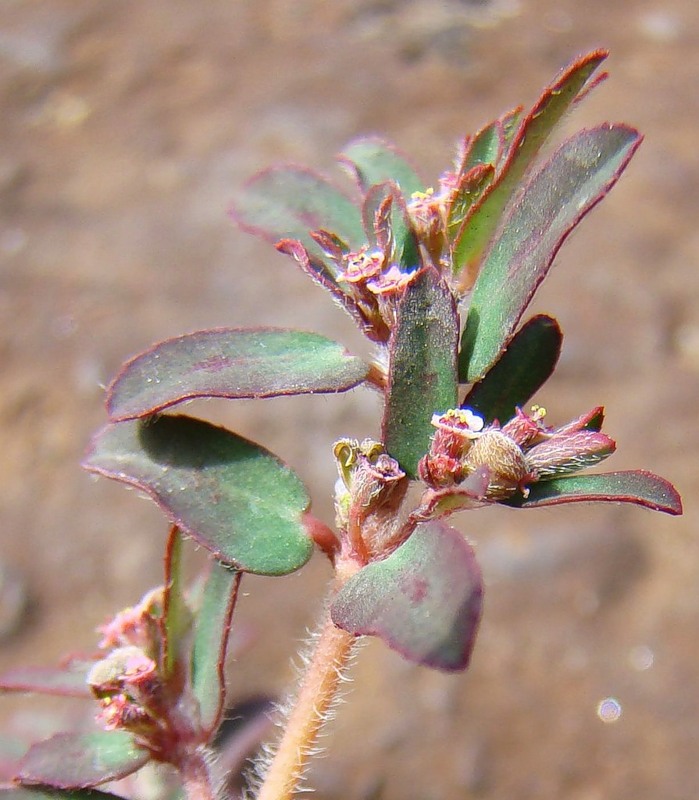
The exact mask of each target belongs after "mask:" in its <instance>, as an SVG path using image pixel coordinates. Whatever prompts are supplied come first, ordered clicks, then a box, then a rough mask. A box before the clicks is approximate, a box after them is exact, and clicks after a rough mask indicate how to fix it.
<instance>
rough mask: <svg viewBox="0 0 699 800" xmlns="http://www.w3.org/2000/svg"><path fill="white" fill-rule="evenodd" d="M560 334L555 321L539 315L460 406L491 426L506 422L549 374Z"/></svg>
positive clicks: (558, 352) (552, 369)
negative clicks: (478, 415)
mask: <svg viewBox="0 0 699 800" xmlns="http://www.w3.org/2000/svg"><path fill="white" fill-rule="evenodd" d="M562 344H563V333H562V332H561V329H560V327H559V325H558V322H556V320H555V319H554V318H553V317H549V316H547V315H546V314H538V315H537V316H535V317H532V318H531V319H530V320H529V321H528V322H525V323H524V325H522V327H521V328H520V329H519V330H518V331H517V333H516V334H515V335H514V336H513V337H512V339H511V340H510V342H509V343H508V345H507V347H506V349H505V350H503V352H502V354H501V355H500V358H499V359H498V360H497V361H496V362H495V364H493V366H492V367H491V368H490V369H489V370H488V372H487V373H486V375H485V376H484V377H483V379H482V380H480V381H479V382H478V383H476V384H475V385H474V386H473V387H472V388H471V390H470V391H469V393H468V394H467V395H466V397H465V398H464V401H463V403H462V404H461V405H462V406H463V407H464V408H470V409H471V410H472V411H475V412H476V413H477V414H480V415H481V416H482V417H483V419H484V420H485V421H486V422H488V423H490V422H493V421H494V420H498V421H499V422H501V423H505V422H507V420H509V419H511V418H512V417H514V415H515V409H516V408H522V407H523V406H524V404H525V403H527V402H528V401H529V400H530V399H531V398H532V397H533V396H534V394H535V393H536V392H537V391H538V390H539V389H540V388H541V387H542V386H543V385H544V383H546V381H547V380H548V379H549V378H550V376H551V375H552V373H553V371H554V369H555V367H556V364H557V363H558V357H559V356H560V354H561V345H562Z"/></svg>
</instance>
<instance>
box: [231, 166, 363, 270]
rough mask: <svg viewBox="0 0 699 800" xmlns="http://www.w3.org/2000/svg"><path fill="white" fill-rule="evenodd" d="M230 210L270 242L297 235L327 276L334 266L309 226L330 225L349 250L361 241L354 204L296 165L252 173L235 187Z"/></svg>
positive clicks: (241, 222)
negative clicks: (240, 186) (241, 184)
mask: <svg viewBox="0 0 699 800" xmlns="http://www.w3.org/2000/svg"><path fill="white" fill-rule="evenodd" d="M231 213H232V216H233V218H234V219H235V220H236V221H237V222H238V224H239V225H240V226H241V227H242V228H243V230H246V231H248V232H250V233H254V234H256V235H258V236H262V237H263V238H265V239H268V240H269V241H271V242H273V243H275V244H276V242H278V241H279V240H280V239H297V240H298V241H300V242H301V243H302V244H303V245H304V246H305V247H306V248H307V250H308V252H309V254H310V255H311V257H312V259H313V260H314V261H315V262H316V263H319V264H322V265H323V267H324V270H325V272H326V274H327V275H329V276H331V277H337V274H338V270H337V266H336V265H335V264H334V262H333V261H332V259H329V258H328V257H327V255H326V254H325V253H324V252H323V250H322V249H321V248H320V247H319V246H318V244H317V243H316V242H315V241H314V240H313V239H312V238H311V236H310V235H309V232H310V231H316V230H320V229H323V230H327V231H331V232H332V233H334V234H336V235H337V236H339V237H340V239H342V240H343V241H345V242H346V243H347V244H348V245H349V246H350V249H352V250H357V249H359V248H360V247H361V246H362V245H363V244H364V242H365V237H364V229H363V227H362V219H361V215H360V213H359V209H358V207H357V206H355V205H354V203H352V201H351V200H349V199H348V198H347V197H345V195H344V194H342V193H341V192H340V191H338V190H337V189H336V188H335V187H334V186H333V185H332V184H331V183H329V182H328V181H327V180H325V178H323V177H321V176H320V175H315V174H314V173H312V172H310V171H308V170H304V169H300V168H298V167H291V166H289V167H273V168H272V169H268V170H265V171H263V172H260V173H258V174H257V175H255V176H254V177H253V178H252V179H251V180H250V181H248V183H247V184H246V185H245V186H244V187H243V188H242V190H241V191H240V193H239V195H238V197H237V198H236V200H235V204H234V208H233V210H232V212H231Z"/></svg>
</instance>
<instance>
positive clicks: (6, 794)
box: [0, 786, 123, 800]
mask: <svg viewBox="0 0 699 800" xmlns="http://www.w3.org/2000/svg"><path fill="white" fill-rule="evenodd" d="M0 800H123V798H122V797H120V796H117V795H115V794H108V793H107V792H100V791H98V790H97V789H44V788H36V789H34V788H30V787H27V786H12V787H7V788H2V787H0Z"/></svg>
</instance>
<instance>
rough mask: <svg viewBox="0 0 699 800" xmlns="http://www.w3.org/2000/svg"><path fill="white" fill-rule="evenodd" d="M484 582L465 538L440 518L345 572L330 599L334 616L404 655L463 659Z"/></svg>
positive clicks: (444, 664) (455, 665)
mask: <svg viewBox="0 0 699 800" xmlns="http://www.w3.org/2000/svg"><path fill="white" fill-rule="evenodd" d="M482 597H483V584H482V579H481V572H480V568H479V567H478V564H477V562H476V558H475V555H474V553H473V549H472V548H471V545H470V544H468V542H467V541H466V540H465V539H464V537H463V536H462V535H461V534H460V533H459V532H458V531H457V530H455V529H454V528H451V527H450V526H449V525H446V524H445V523H444V522H442V521H440V520H433V521H430V522H423V523H421V524H419V525H418V526H417V527H416V528H415V530H414V532H413V533H412V535H411V536H410V538H409V539H408V540H407V541H406V542H404V543H403V544H402V545H401V546H400V547H398V549H397V550H395V551H394V552H393V553H391V555H390V556H388V558H386V559H384V560H383V561H377V562H374V563H371V564H369V565H367V566H366V567H364V568H363V569H361V570H360V571H359V572H358V573H357V574H356V575H354V576H353V577H352V578H350V579H349V580H348V581H347V583H345V585H344V586H343V587H342V589H340V591H339V592H338V594H337V596H336V597H335V599H334V600H333V603H332V606H331V614H332V619H333V622H334V623H335V624H336V625H338V626H339V627H340V628H343V629H344V630H346V631H349V632H350V633H354V634H355V635H357V636H360V635H365V634H366V635H372V636H379V637H380V638H381V639H383V640H384V641H385V642H386V643H387V644H388V645H389V647H392V648H393V649H394V650H397V651H398V652H399V653H401V654H402V655H403V656H404V657H405V658H407V659H409V660H410V661H415V662H417V663H418V664H423V665H425V666H429V667H435V668H436V669H442V670H448V671H454V670H463V669H466V667H467V666H468V664H469V660H470V657H471V651H472V649H473V644H474V641H475V637H476V632H477V630H478V624H479V622H480V617H481V606H482Z"/></svg>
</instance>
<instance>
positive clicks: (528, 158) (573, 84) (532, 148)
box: [453, 50, 607, 273]
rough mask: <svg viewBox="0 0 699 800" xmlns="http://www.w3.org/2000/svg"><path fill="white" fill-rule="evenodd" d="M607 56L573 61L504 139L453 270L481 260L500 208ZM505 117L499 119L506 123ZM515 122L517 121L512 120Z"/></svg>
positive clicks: (597, 54)
mask: <svg viewBox="0 0 699 800" xmlns="http://www.w3.org/2000/svg"><path fill="white" fill-rule="evenodd" d="M606 57H607V51H606V50H594V51H593V52H591V53H588V54H587V55H584V56H581V57H580V58H578V59H576V60H575V61H574V62H573V63H572V64H569V65H568V66H567V67H566V68H565V69H564V70H562V71H561V72H560V73H559V75H558V76H557V77H556V79H555V80H554V81H553V83H551V84H550V85H549V86H547V87H546V89H544V91H543V92H542V94H541V96H540V97H539V100H538V101H537V102H536V104H535V105H534V107H533V108H532V109H531V111H530V112H529V113H528V114H527V115H526V116H525V117H524V118H523V119H522V121H521V123H520V125H519V127H518V128H517V131H516V133H515V134H514V136H513V137H512V138H511V140H510V141H504V145H505V146H504V148H503V150H504V152H505V153H506V154H507V156H506V160H505V161H504V163H502V166H501V169H500V170H499V174H498V176H497V178H496V179H495V180H494V181H493V183H492V184H491V185H490V188H489V189H488V190H487V191H486V192H485V193H484V195H483V197H482V198H481V201H480V202H479V203H478V204H477V205H476V206H474V208H473V209H472V211H471V213H470V214H469V216H468V217H467V218H466V220H465V222H464V225H463V227H462V229H461V232H460V234H459V237H458V240H457V242H456V246H455V247H454V254H453V267H454V272H455V273H459V272H460V271H461V270H462V269H466V270H470V269H472V268H473V265H474V264H475V263H477V262H479V261H480V258H481V255H482V253H483V252H484V250H485V248H486V246H487V244H488V242H489V241H490V239H491V238H492V236H493V234H494V233H495V230H496V228H497V227H498V223H499V220H500V218H501V216H502V214H503V211H504V209H505V206H506V205H507V203H508V202H509V200H510V198H511V197H512V196H513V195H514V193H515V191H516V190H517V189H518V187H519V185H520V183H521V181H522V178H523V176H524V175H525V173H526V172H527V170H528V169H529V168H530V167H531V165H532V163H533V162H534V160H535V159H536V156H537V154H538V153H539V151H540V150H541V147H542V145H543V144H544V143H545V141H546V140H547V138H548V137H549V135H550V133H551V131H552V130H553V129H554V127H555V126H556V124H557V123H558V122H559V121H560V120H561V118H562V117H563V115H564V114H565V113H566V111H567V110H568V109H569V108H570V106H571V105H572V104H573V103H574V102H575V100H576V98H578V97H579V96H580V95H581V93H582V92H583V91H584V90H585V87H586V85H589V79H590V77H591V76H592V74H593V73H594V72H595V70H596V69H597V68H598V67H599V65H600V64H601V63H602V62H603V61H604V59H605V58H606ZM506 118H507V115H505V117H503V118H502V119H503V120H504V119H506ZM514 119H517V117H516V116H515V117H514Z"/></svg>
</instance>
